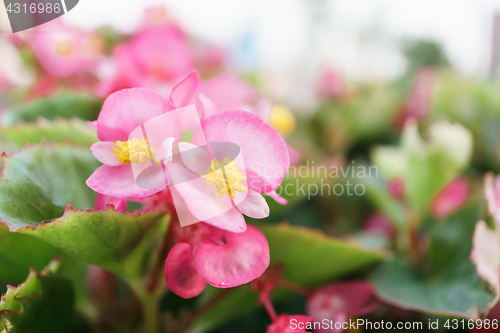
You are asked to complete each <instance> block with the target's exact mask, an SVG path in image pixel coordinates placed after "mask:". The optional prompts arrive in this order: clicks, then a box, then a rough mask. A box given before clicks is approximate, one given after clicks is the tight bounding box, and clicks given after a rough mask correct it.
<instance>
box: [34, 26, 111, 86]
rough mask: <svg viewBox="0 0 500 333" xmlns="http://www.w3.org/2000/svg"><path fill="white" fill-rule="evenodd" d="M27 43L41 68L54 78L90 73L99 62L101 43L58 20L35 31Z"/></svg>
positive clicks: (90, 34)
mask: <svg viewBox="0 0 500 333" xmlns="http://www.w3.org/2000/svg"><path fill="white" fill-rule="evenodd" d="M42 29H43V31H42ZM46 31H52V33H47V32H46ZM29 42H30V44H31V46H32V48H33V52H34V54H35V56H36V58H37V60H38V62H39V63H40V64H41V65H42V67H43V69H44V70H45V71H46V72H47V73H48V74H50V75H53V76H56V77H68V76H71V75H75V74H77V73H80V72H94V71H95V70H96V69H97V65H98V63H99V62H100V60H102V54H101V52H102V51H103V47H104V44H103V41H102V39H101V38H100V37H99V36H98V35H97V34H93V33H87V32H85V31H83V30H80V29H77V28H74V27H69V26H66V25H65V24H64V23H63V22H62V20H60V19H56V20H53V21H50V22H48V23H46V24H44V25H43V27H39V28H37V33H34V34H33V35H32V37H31V38H30V40H29Z"/></svg>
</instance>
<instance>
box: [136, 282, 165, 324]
mask: <svg viewBox="0 0 500 333" xmlns="http://www.w3.org/2000/svg"><path fill="white" fill-rule="evenodd" d="M129 285H130V287H131V288H132V290H133V291H134V292H135V294H136V296H137V298H138V299H139V301H140V303H141V309H142V320H143V321H144V330H143V331H144V333H158V324H159V318H160V309H159V297H160V296H159V295H158V294H150V293H148V291H147V290H146V288H144V286H143V283H142V281H140V280H138V281H129Z"/></svg>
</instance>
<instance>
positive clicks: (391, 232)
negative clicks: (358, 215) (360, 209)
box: [364, 214, 396, 239]
mask: <svg viewBox="0 0 500 333" xmlns="http://www.w3.org/2000/svg"><path fill="white" fill-rule="evenodd" d="M364 230H366V231H369V232H373V233H377V234H381V235H383V236H385V237H386V238H388V239H392V238H394V236H395V235H396V230H395V229H394V226H393V225H392V223H391V221H389V220H388V219H387V217H385V216H384V215H382V214H374V215H372V216H371V217H370V218H369V219H368V221H366V224H365V227H364Z"/></svg>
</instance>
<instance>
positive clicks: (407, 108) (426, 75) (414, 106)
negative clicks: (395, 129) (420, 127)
mask: <svg viewBox="0 0 500 333" xmlns="http://www.w3.org/2000/svg"><path fill="white" fill-rule="evenodd" d="M433 92H434V73H433V71H432V69H430V68H424V69H421V70H420V71H419V72H418V73H417V76H416V78H415V82H414V84H413V88H412V90H411V92H410V96H409V97H408V99H407V100H406V103H405V104H404V106H403V107H402V109H401V113H400V114H399V117H398V119H397V120H396V123H397V125H398V126H399V127H403V125H404V124H405V123H406V122H407V121H408V120H410V119H414V120H420V119H423V118H424V117H425V116H427V115H428V114H429V112H430V109H431V98H432V94H433Z"/></svg>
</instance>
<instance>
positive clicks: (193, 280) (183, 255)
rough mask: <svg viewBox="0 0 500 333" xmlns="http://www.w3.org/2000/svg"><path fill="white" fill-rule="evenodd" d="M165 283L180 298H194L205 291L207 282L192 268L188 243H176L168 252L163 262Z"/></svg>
mask: <svg viewBox="0 0 500 333" xmlns="http://www.w3.org/2000/svg"><path fill="white" fill-rule="evenodd" d="M165 282H166V283H167V286H168V288H169V289H170V290H171V291H172V292H173V293H174V294H176V295H178V296H180V297H182V298H192V297H196V296H198V295H199V294H201V292H202V291H203V290H204V289H205V286H206V284H207V282H206V281H205V279H203V277H202V276H201V275H200V274H198V272H197V271H196V269H195V267H194V264H193V257H192V255H191V245H189V244H188V243H178V244H176V245H175V246H174V247H173V248H172V250H170V253H169V254H168V257H167V261H166V262H165Z"/></svg>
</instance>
